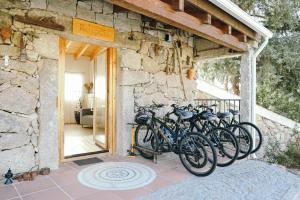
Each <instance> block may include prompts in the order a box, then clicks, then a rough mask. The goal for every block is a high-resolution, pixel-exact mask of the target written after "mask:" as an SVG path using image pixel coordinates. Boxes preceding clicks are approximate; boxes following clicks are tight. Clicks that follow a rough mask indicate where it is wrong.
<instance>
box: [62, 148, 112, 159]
mask: <svg viewBox="0 0 300 200" xmlns="http://www.w3.org/2000/svg"><path fill="white" fill-rule="evenodd" d="M107 152H109V150H101V151H94V152H89V153H79V154H74V155H70V156H65V157H64V159H70V158H77V157H82V156H89V155H94V154H99V153H107Z"/></svg>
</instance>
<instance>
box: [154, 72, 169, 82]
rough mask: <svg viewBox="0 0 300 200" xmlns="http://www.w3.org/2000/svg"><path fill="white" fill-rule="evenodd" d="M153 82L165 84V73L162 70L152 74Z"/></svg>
mask: <svg viewBox="0 0 300 200" xmlns="http://www.w3.org/2000/svg"><path fill="white" fill-rule="evenodd" d="M154 82H156V83H157V84H158V85H166V84H167V74H166V73H165V72H162V71H160V72H158V73H156V74H154Z"/></svg>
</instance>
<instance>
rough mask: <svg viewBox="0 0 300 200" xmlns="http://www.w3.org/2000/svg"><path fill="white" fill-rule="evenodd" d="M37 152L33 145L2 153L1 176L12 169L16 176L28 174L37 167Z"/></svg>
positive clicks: (0, 158) (0, 154)
mask: <svg viewBox="0 0 300 200" xmlns="http://www.w3.org/2000/svg"><path fill="white" fill-rule="evenodd" d="M34 155H35V152H34V149H33V146H32V145H26V146H23V147H20V148H15V149H11V150H6V151H0V160H1V162H0V174H5V173H6V172H7V170H8V168H9V167H10V168H11V170H12V171H13V173H14V174H16V173H21V172H27V171H29V170H31V169H32V168H33V167H34V166H35V157H34Z"/></svg>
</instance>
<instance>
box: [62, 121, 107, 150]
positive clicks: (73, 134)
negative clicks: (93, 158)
mask: <svg viewBox="0 0 300 200" xmlns="http://www.w3.org/2000/svg"><path fill="white" fill-rule="evenodd" d="M98 132H100V131H98ZM102 132H103V134H102V135H98V137H99V138H100V140H101V139H102V138H101V136H102V137H104V130H103V131H102ZM64 137H65V138H64V142H65V144H64V155H65V156H70V155H74V154H82V153H90V152H95V151H101V150H103V149H102V148H101V147H99V146H97V145H96V144H95V142H94V140H93V128H82V127H81V125H78V124H66V125H65V127H64ZM103 139H104V138H103ZM101 141H102V140H101Z"/></svg>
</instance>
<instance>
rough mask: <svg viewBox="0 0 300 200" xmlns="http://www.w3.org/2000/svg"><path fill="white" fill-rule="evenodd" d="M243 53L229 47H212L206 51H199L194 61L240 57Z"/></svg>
mask: <svg viewBox="0 0 300 200" xmlns="http://www.w3.org/2000/svg"><path fill="white" fill-rule="evenodd" d="M241 55H242V54H241V53H240V52H232V50H231V49H229V48H218V49H210V50H205V51H197V55H196V56H195V60H194V61H195V62H197V61H207V60H216V59H224V58H233V57H239V56H241Z"/></svg>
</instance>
